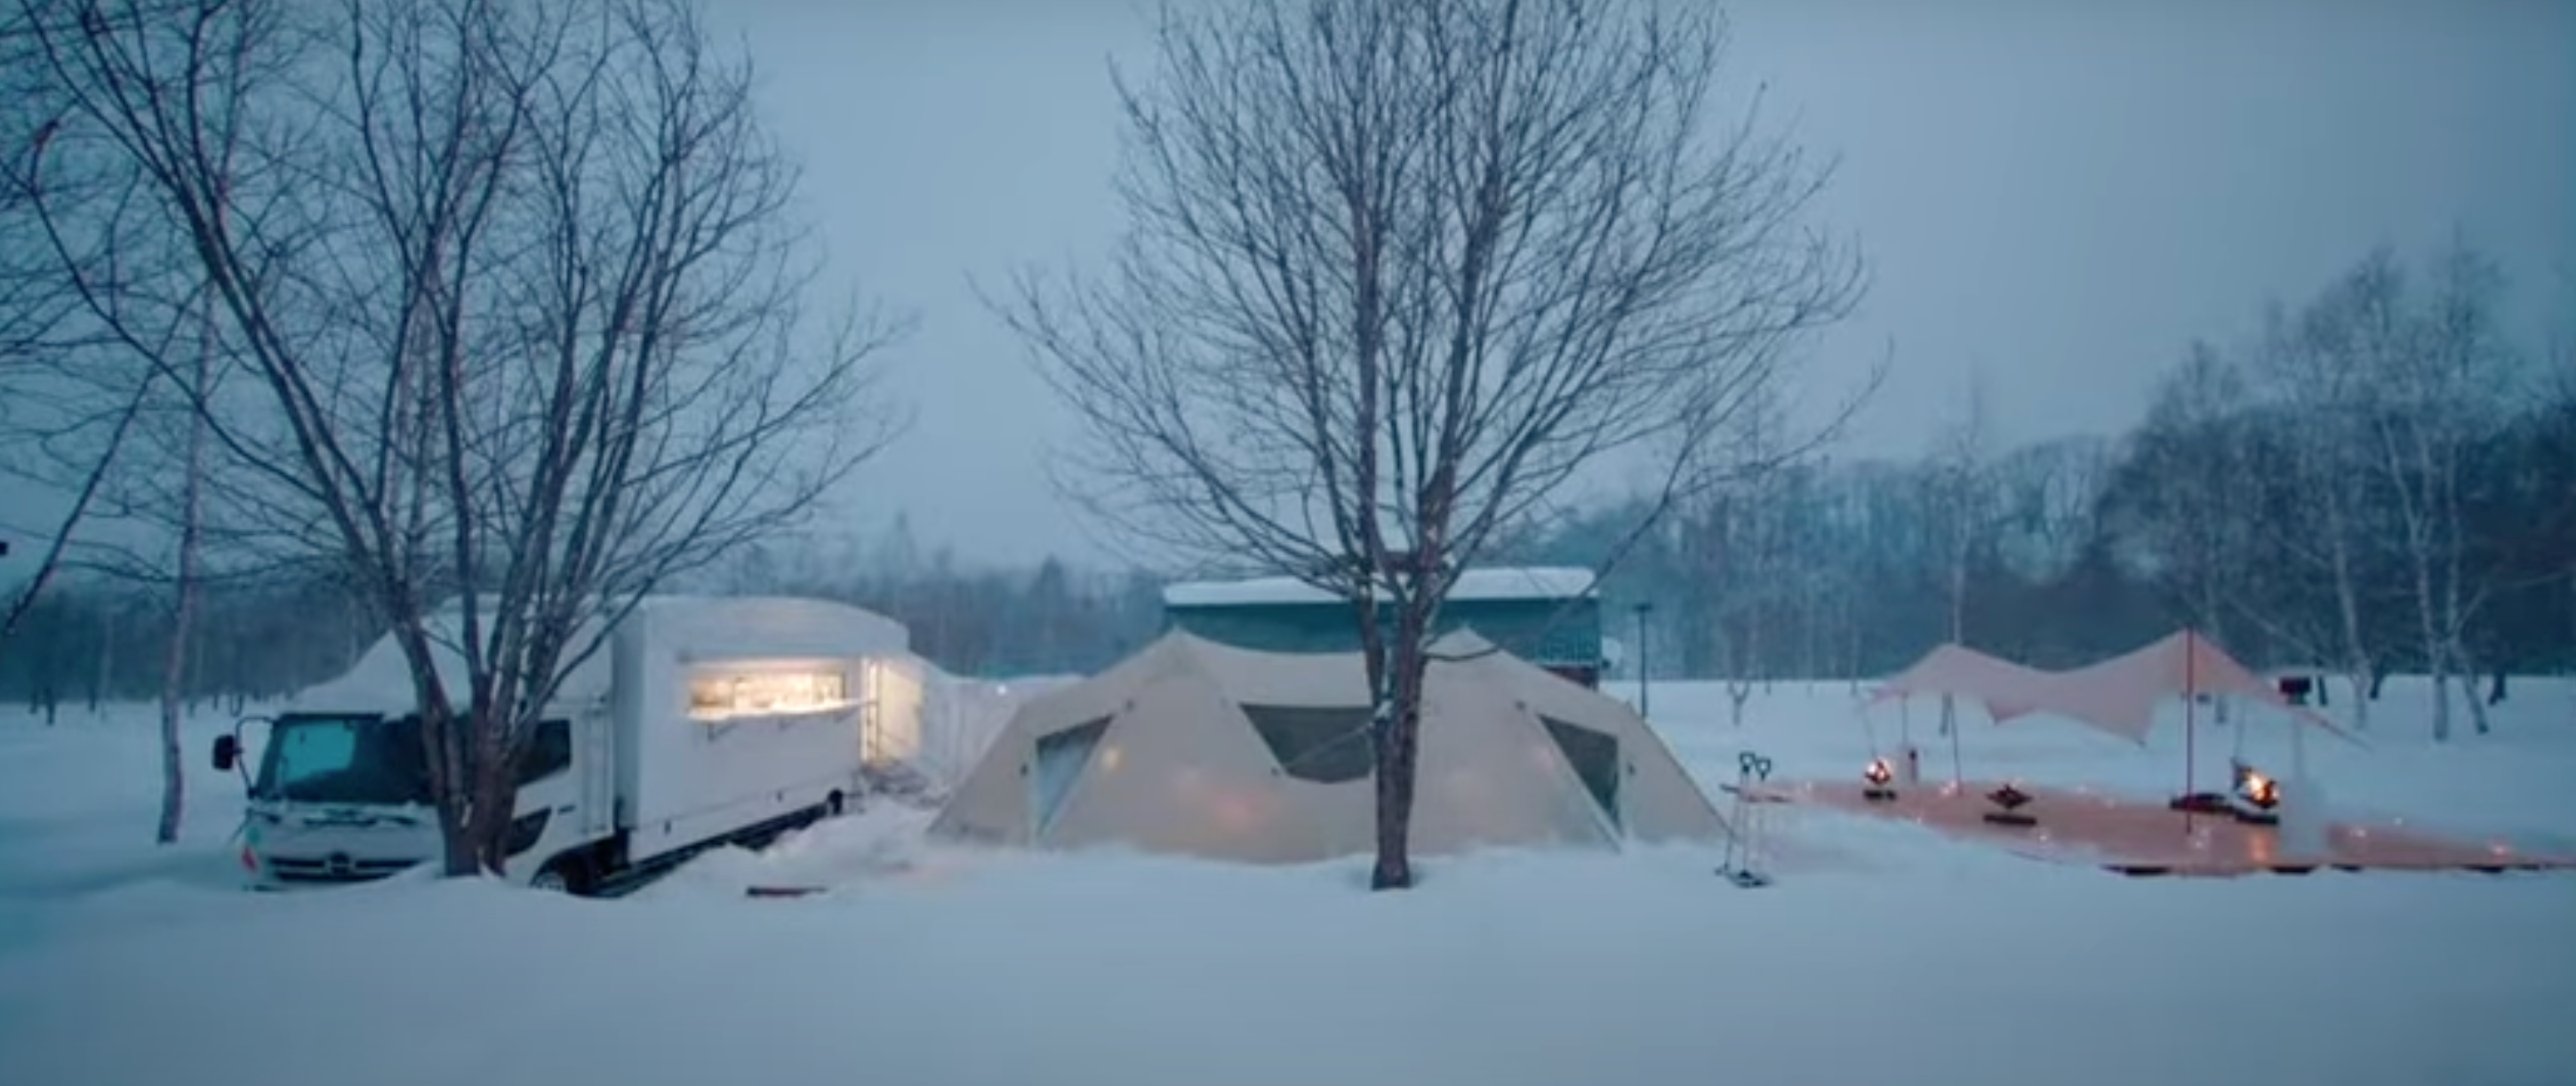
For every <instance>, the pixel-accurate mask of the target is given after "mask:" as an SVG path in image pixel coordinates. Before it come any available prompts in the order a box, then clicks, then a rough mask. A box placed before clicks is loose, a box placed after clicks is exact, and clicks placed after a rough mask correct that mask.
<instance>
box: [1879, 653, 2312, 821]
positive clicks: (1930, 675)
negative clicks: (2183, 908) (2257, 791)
mask: <svg viewBox="0 0 2576 1086" xmlns="http://www.w3.org/2000/svg"><path fill="white" fill-rule="evenodd" d="M1917 695H1934V696H1945V697H1954V698H1959V699H1963V700H1967V701H1973V702H1977V703H1979V704H1982V705H1984V706H1985V709H1986V713H1987V715H1988V716H1990V717H1992V718H1993V719H1994V721H1995V723H1997V724H2005V723H2009V722H2011V721H2013V720H2016V719H2020V718H2022V717H2030V716H2057V717H2064V718H2066V719H2068V720H2073V721H2076V722H2078V723H2082V724H2085V725H2089V726H2091V727H2094V728H2098V729H2101V730H2102V731H2105V732H2109V733H2110V734H2112V735H2116V736H2119V737H2121V738H2123V739H2127V740H2129V741H2131V742H2134V743H2139V744H2144V743H2145V742H2146V738H2147V735H2148V733H2149V732H2151V731H2152V730H2154V728H2155V722H2156V709H2157V707H2158V706H2160V705H2162V704H2163V703H2164V702H2165V701H2167V700H2169V699H2175V698H2179V699H2181V700H2182V701H2183V704H2184V705H2185V706H2186V711H2185V714H2184V724H2183V727H2184V747H2183V751H2184V753H2183V782H2184V783H2183V788H2184V791H2186V792H2190V791H2193V790H2194V782H2193V779H2192V774H2193V761H2194V754H2193V752H2192V748H2193V745H2194V738H2193V732H2194V731H2196V730H2197V728H2198V725H2199V721H2198V714H2197V712H2195V711H2193V710H2192V709H2191V708H2190V707H2192V706H2194V705H2196V703H2198V702H2199V700H2200V699H2202V698H2204V697H2211V696H2217V697H2235V698H2243V699H2245V700H2246V701H2249V702H2253V703H2255V704H2259V705H2265V706H2269V707H2271V708H2274V709H2277V710H2279V711H2280V712H2282V713H2284V714H2286V715H2287V716H2289V717H2290V718H2291V719H2292V720H2293V721H2294V722H2295V723H2296V724H2301V725H2307V726H2312V727H2316V728H2321V729H2323V730H2325V731H2326V732H2327V733H2329V734H2332V735H2334V736H2335V737H2337V738H2339V739H2343V740H2345V741H2347V742H2355V741H2356V740H2354V739H2353V737H2352V736H2351V735H2350V734H2348V733H2346V732H2345V731H2344V730H2343V729H2341V728H2338V727H2335V725H2334V724H2333V722H2331V721H2328V720H2327V719H2326V718H2324V717H2322V716H2319V715H2317V714H2316V713H2313V712H2310V711H2308V710H2307V709H2303V708H2300V707H2298V706H2295V705H2292V704H2290V703H2289V699H2287V698H2285V697H2283V696H2281V693H2280V691H2279V690H2278V689H2276V688H2275V687H2274V686H2273V684H2271V683H2268V682H2265V681H2263V679H2262V678H2261V677H2260V676H2257V675H2256V674H2254V672H2253V671H2252V670H2250V669H2248V668H2247V667H2246V666H2245V665H2244V664H2241V663H2238V662H2237V661H2236V659H2235V658H2234V657H2231V656H2229V655H2227V653H2226V651H2225V650H2223V649H2220V648H2219V647H2218V646H2217V645H2216V644H2213V643H2211V642H2210V640H2209V639H2208V638H2205V637H2202V636H2200V635H2199V634H2198V633H2196V632H2194V631H2191V630H2182V631H2178V632H2176V633H2174V634H2171V635H2169V636H2167V637H2165V638H2163V639H2161V640H2159V641H2157V642H2156V643H2154V644H2152V645H2148V646H2146V647H2144V648H2141V649H2138V650H2136V651H2134V652H2130V653H2127V654H2124V655H2121V656H2115V657H2112V658H2111V659H2108V660H2103V661H2100V662H2098V663H2093V664H2088V665H2086V666H2084V667H2080V668H2075V669H2073V670H2070V671H2042V670H2039V669H2037V668H2032V667H2025V666H2023V665H2021V664H2016V663H2013V662H2011V661H2009V660H2003V659H1998V658H1996V657H1993V656H1988V655H1986V654H1984V653H1980V652H1977V651H1975V650H1973V649H1968V648H1964V647H1961V646H1958V645H1942V646H1941V647H1939V648H1936V649H1934V650H1932V652H1931V653H1930V654H1929V655H1926V656H1925V657H1924V658H1923V659H1922V660H1920V661H1917V662H1916V663H1915V664H1914V666H1912V667H1909V668H1906V669H1905V670H1904V671H1902V672H1899V673H1898V674H1897V675H1895V676H1894V677H1892V678H1890V679H1888V680H1887V681H1886V682H1884V683H1882V684H1880V685H1879V688H1878V690H1877V691H1876V692H1875V693H1873V694H1872V695H1871V696H1870V699H1869V700H1870V703H1871V704H1876V703H1878V702H1882V701H1888V700H1893V699H1902V698H1908V697H1913V696H1917ZM2292 734H2293V736H2294V737H2295V736H2296V735H2298V734H2299V733H2297V732H2295V731H2294V732H2293V733H2292ZM1957 736H1958V733H1957V732H1956V731H1955V730H1953V731H1952V733H1951V739H1952V742H1953V743H1954V744H1955V743H1956V742H1957ZM1953 756H1954V757H1955V752H1954V755H1953Z"/></svg>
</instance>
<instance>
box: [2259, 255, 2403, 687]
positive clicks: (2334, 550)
mask: <svg viewBox="0 0 2576 1086" xmlns="http://www.w3.org/2000/svg"><path fill="white" fill-rule="evenodd" d="M2357 286H2360V287H2366V286H2367V283H2366V281H2353V280H2347V281H2346V282H2345V283H2343V284H2340V285H2339V286H2338V287H2336V288H2334V289H2331V290H2329V291H2328V292H2327V293H2326V294H2325V295H2323V296H2321V297H2319V298H2318V299H2316V300H2315V301H2313V302H2311V303H2309V305H2308V306H2306V307H2305V308H2304V309H2303V310H2302V311H2300V312H2299V313H2298V314H2296V315H2295V316H2293V315H2288V314H2284V313H2280V312H2275V313H2273V314H2271V315H2269V316H2268V318H2267V319H2266V322H2265V332H2264V338H2263V347H2262V350H2261V352H2260V356H2259V357H2260V358H2261V360H2262V362H2261V365H2260V366H2259V368H2258V370H2257V373H2258V375H2259V376H2260V377H2262V378H2263V379H2264V380H2265V382H2266V383H2267V384H2269V385H2271V386H2272V388H2271V396H2270V399H2271V401H2272V402H2273V404H2274V405H2275V409H2276V412H2277V414H2276V415H2275V417H2277V418H2279V419H2281V420H2283V421H2285V422H2288V423H2290V425H2287V426H2284V427H2282V429H2283V430H2284V431H2285V437H2284V444H2285V445H2286V447H2287V448H2288V450H2289V453H2290V455H2289V456H2288V457H2286V458H2285V459H2284V461H2283V462H2281V463H2278V464H2275V465H2273V470H2275V471H2278V472H2280V473H2281V474H2282V475H2284V476H2285V477H2286V478H2287V479H2288V482H2289V485H2288V487H2287V488H2286V489H2287V493H2288V495H2289V500H2288V501H2287V502H2286V503H2285V504H2284V505H2283V506H2281V507H2280V508H2278V509H2277V510H2274V513H2275V514H2276V515H2272V516H2266V517H2263V518H2261V521H2260V523H2261V524H2262V525H2263V527H2264V528H2265V530H2266V532H2267V534H2268V535H2269V537H2270V541H2271V542H2272V544H2273V545H2274V549H2275V550H2277V551H2279V552H2281V553H2285V554H2288V555H2290V556H2293V557H2295V558H2296V559H2298V560H2299V564H2300V565H2302V566H2304V567H2306V570H2305V572H2307V573H2309V574H2310V575H2312V576H2317V577H2319V578H2321V579H2322V581H2323V583H2324V586H2325V590H2326V597H2327V602H2326V604H2325V607H2324V611H2323V614H2321V615H2319V614H2314V613H2306V612H2307V609H2305V608H2295V609H2293V613H2291V614H2284V615H2268V614H2267V613H2265V612H2264V611H2260V610H2255V611H2248V612H2247V616H2248V617H2249V618H2250V619H2252V620H2253V621H2256V622H2258V623H2263V624H2265V625H2266V628H2267V630H2268V632H2270V633H2272V634H2273V635H2274V636H2277V637H2281V638H2283V639H2284V640H2286V641H2288V642H2289V643H2291V644H2293V645H2295V646H2298V647H2299V648H2300V649H2301V650H2302V651H2303V652H2304V653H2305V654H2306V655H2307V656H2308V657H2309V658H2310V659H2312V660H2315V661H2318V662H2324V661H2327V660H2334V661H2338V662H2339V663H2340V664H2341V666H2342V670H2343V672H2344V675H2345V678H2346V680H2347V682H2348V684H2349V685H2350V686H2351V688H2352V697H2351V701H2350V704H2351V707H2352V720H2353V725H2354V726H2355V727H2357V728H2364V729H2367V728H2368V727H2369V726H2370V704H2371V701H2372V696H2371V695H2372V691H2373V676H2374V675H2375V674H2376V671H2377V667H2378V661H2377V654H2375V653H2374V652H2373V651H2372V647H2371V643H2370V640H2369V637H2368V635H2367V632H2366V631H2367V625H2366V623H2365V620H2364V614H2363V612H2364V602H2365V593H2366V589H2367V583H2368V581H2369V576H2368V571H2369V570H2370V569H2371V568H2374V566H2375V565H2376V563H2377V559H2378V556H2379V553H2380V552H2381V551H2382V550H2383V549H2384V548H2383V546H2382V544H2381V543H2380V533H2379V532H2378V531H2377V530H2376V527H2375V524H2374V518H2373V517H2372V515H2371V514H2372V508H2373V488H2372V480H2373V477H2374V474H2375V472H2374V469H2373V468H2372V464H2371V456H2370V452H2369V449H2368V448H2367V444H2366V443H2367V440H2368V437H2369V426H2370V423H2371V420H2372V419H2373V418H2374V417H2375V416H2376V414H2377V412H2378V411H2379V410H2380V409H2379V408H2378V407H2377V406H2376V405H2375V403H2374V400H2375V398H2376V396H2377V390H2376V386H2375V385H2374V383H2373V382H2372V381H2371V380H2370V378H2369V376H2368V375H2367V374H2366V373H2364V372H2363V371H2362V370H2361V369H2360V368H2359V367H2358V366H2357V365H2355V364H2353V362H2354V360H2353V358H2352V339H2351V333H2352V331H2353V325H2352V323H2351V321H2350V320H2349V319H2348V318H2349V317H2350V316H2352V315H2355V314H2358V313H2359V312H2361V311H2362V308H2357V307H2366V304H2367V303H2366V298H2364V297H2362V296H2360V295H2356V294H2354V293H2352V289H2353V288H2354V287H2357Z"/></svg>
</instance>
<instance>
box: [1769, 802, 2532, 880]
mask: <svg viewBox="0 0 2576 1086" xmlns="http://www.w3.org/2000/svg"><path fill="white" fill-rule="evenodd" d="M2013 786H2014V787H2015V788H2018V789H2020V790H2021V791H2022V792H2024V793H2026V794H2028V795H2030V796H2031V797H2032V801H2031V802H2030V803H2029V805H2027V806H2025V807H2023V808H2022V813H2024V814H2028V815H2031V816H2033V819H2034V823H2035V824H2033V825H2030V826H2026V827H2015V826H1999V825H1995V824H1993V823H1990V822H1988V821H1986V820H1985V814H1986V812H1988V811H1991V810H1995V809H1996V808H1995V806H1994V804H1992V803H1990V802H1988V801H1987V799H1986V798H1985V794H1986V793H1987V792H1989V791H1992V790H1994V789H1995V788H1996V787H1998V785H1997V783H1995V782H1987V783H1983V784H1980V783H1976V782H1970V783H1968V784H1967V785H1965V786H1964V787H1962V786H1953V785H1950V784H1947V783H1943V784H1922V785H1916V786H1913V787H1910V788H1902V789H1899V790H1898V792H1897V795H1896V798H1895V799H1893V800H1886V801H1881V802H1871V801H1869V800H1866V799H1864V798H1863V797H1862V795H1861V786H1860V784H1859V783H1857V782H1854V783H1851V784H1842V783H1839V782H1798V783H1786V784H1781V785H1776V786H1774V787H1775V790H1776V791H1777V792H1778V793H1779V794H1780V795H1782V796H1783V797H1784V798H1786V799H1788V800H1790V801H1791V802H1797V803H1812V804H1817V805H1821V806H1825V807H1831V808H1834V809H1836V810H1842V811H1849V812H1852V813H1855V814H1865V815H1872V816H1876V817H1880V818H1892V819H1904V820H1907V821H1911V822H1915V823H1918V824H1921V825H1925V826H1929V827H1931V828H1933V829H1937V830H1940V831H1942V832H1944V833H1947V834H1950V835H1952V836H1955V837H1961V838H1966V839H1968V840H1973V841H1979V842H1983V843H1987V844H1993V845H1996V846H1999V847H2002V848H2005V849H2007V850H2010V851H2012V852H2015V853H2019V854H2022V855H2026V856H2030V857H2032V858H2034V859H2042V860H2051V861H2056V862H2061V863H2083V864H2090V865H2093V866H2098V867H2102V868H2105V869H2108V870H2111V871H2116V872H2119V873H2121V874H2124V875H2141V876H2143V875H2199V876H2233V875H2250V874H2258V873H2272V874H2285V875H2303V874H2307V873H2308V872H2311V871H2315V870H2317V869H2319V868H2327V869H2332V870H2339V871H2478V872H2489V873H2501V872H2505V871H2576V853H2565V854H2562V853H2554V852H2534V851H2529V850H2526V849H2522V848H2517V847H2515V846H2514V845H2512V844H2510V843H2508V842H2505V841H2503V840H2490V841H2482V842H2470V841H2460V840H2453V839H2449V838H2445V837H2440V836H2436V835H2433V834H2429V833H2425V832H2422V831H2419V830H2413V829H2409V828H2406V827H2404V826H2401V825H2394V824H2390V825H2365V824H2359V823H2350V822H2344V823H2335V824H2333V825H2331V826H2330V827H2329V828H2328V830H2327V833H2326V842H2325V848H2324V850H2323V853H2322V854H2320V855H2291V854H2290V852H2289V850H2288V849H2287V848H2286V847H2285V845H2284V843H2283V841H2282V839H2281V833H2280V831H2279V830H2278V829H2277V828H2275V827H2271V826H2259V825H2249V824H2246V823H2243V822H2239V821H2237V820H2235V819H2233V818H2230V817H2227V816H2225V815H2210V814H2198V815H2188V816H2186V815H2185V814H2183V813H2182V812H2180V811H2175V810H2172V809H2170V808H2168V807H2167V806H2165V803H2164V801H2163V800H2161V799H2142V798H2139V797H2134V796H2122V795H2115V794H2112V793H2107V792H2100V791H2094V790H2090V789H2073V788H2052V787H2047V786H2042V785H2034V784H2029V783H2026V782H2022V781H2015V782H2013Z"/></svg>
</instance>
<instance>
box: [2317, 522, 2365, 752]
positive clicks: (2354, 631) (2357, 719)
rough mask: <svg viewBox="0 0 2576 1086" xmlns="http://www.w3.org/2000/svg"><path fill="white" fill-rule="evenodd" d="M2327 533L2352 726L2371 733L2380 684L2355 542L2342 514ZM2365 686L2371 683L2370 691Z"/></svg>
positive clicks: (2331, 524) (2327, 527)
mask: <svg viewBox="0 0 2576 1086" xmlns="http://www.w3.org/2000/svg"><path fill="white" fill-rule="evenodd" d="M2326 530H2327V532H2328V533H2330V534H2331V539H2330V540H2329V546H2330V547H2331V548H2332V554H2333V562H2334V587H2335V606H2336V608H2337V609H2338V610H2339V611H2340V612H2341V618H2342V621H2343V649H2344V669H2345V674H2346V675H2348V676H2349V677H2350V678H2351V680H2352V692H2353V699H2352V726H2353V727H2354V728H2356V729H2359V730H2362V731H2368V730H2370V703H2371V700H2372V699H2373V698H2376V697H2377V696H2378V693H2377V692H2378V683H2377V682H2376V681H2374V680H2372V679H2371V675H2372V674H2373V670H2372V667H2371V662H2370V646H2369V643H2368V642H2366V641H2364V640H2362V633H2361V586H2360V585H2359V584H2358V583H2356V582H2357V578H2355V577H2354V576H2353V569H2352V566H2353V562H2352V543H2351V541H2350V540H2349V539H2347V538H2346V537H2345V535H2344V521H2343V518H2342V517H2341V515H2339V514H2337V515H2333V516H2330V517H2329V523H2328V524H2327V526H2326ZM2364 683H2369V686H2368V688H2367V689H2365V687H2364V685H2363V684H2364ZM2323 688H2324V687H2323V684H2322V683H2320V684H2319V690H2320V691H2322V690H2323ZM2320 696H2322V695H2320Z"/></svg>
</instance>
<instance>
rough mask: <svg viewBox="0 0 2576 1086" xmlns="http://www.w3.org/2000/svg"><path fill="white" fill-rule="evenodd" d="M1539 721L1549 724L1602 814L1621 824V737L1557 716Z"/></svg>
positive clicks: (1554, 737)
mask: <svg viewBox="0 0 2576 1086" xmlns="http://www.w3.org/2000/svg"><path fill="white" fill-rule="evenodd" d="M1538 719H1539V722H1540V723H1543V724H1546V725H1547V734H1548V738H1551V739H1554V740H1556V749H1557V751H1558V752H1559V753H1562V754H1564V755H1565V761H1566V763H1567V764H1569V765H1572V766H1573V767H1574V775H1575V776H1577V777H1580V778H1582V780H1583V789H1584V791H1587V792H1590V793H1592V801H1593V802H1594V803H1598V804H1600V805H1601V813H1602V815H1603V816H1604V817H1607V818H1608V819H1609V820H1610V824H1611V825H1613V826H1617V825H1619V737H1618V736H1615V735H1610V734H1608V733H1605V732H1597V731H1594V730H1592V729H1590V728H1585V727H1579V726H1576V725H1573V724H1568V723H1566V722H1564V721H1562V720H1558V719H1556V718H1555V717H1550V716H1542V717H1540V718H1538Z"/></svg>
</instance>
